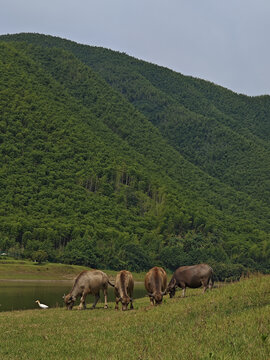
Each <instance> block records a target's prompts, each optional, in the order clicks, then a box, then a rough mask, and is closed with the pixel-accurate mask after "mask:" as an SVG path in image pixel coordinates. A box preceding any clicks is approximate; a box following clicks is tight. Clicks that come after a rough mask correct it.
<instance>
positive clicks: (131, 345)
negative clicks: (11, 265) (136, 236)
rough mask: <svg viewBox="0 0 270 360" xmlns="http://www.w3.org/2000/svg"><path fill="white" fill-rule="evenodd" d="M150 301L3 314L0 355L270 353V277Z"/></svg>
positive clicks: (257, 359) (257, 357) (259, 358)
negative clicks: (125, 306)
mask: <svg viewBox="0 0 270 360" xmlns="http://www.w3.org/2000/svg"><path fill="white" fill-rule="evenodd" d="M201 291H202V290H201V289H198V290H190V289H188V290H187V297H186V298H185V299H182V298H180V295H181V293H180V292H177V293H176V295H177V296H176V297H175V298H174V299H169V297H168V296H166V297H165V301H164V303H163V304H162V305H161V306H157V307H151V306H149V299H148V298H143V299H140V300H137V301H136V302H135V310H133V311H127V312H122V311H115V310H114V304H112V303H110V304H109V309H108V310H105V309H103V308H102V304H100V305H99V307H98V308H97V309H96V310H90V309H87V310H85V311H78V310H77V309H74V310H72V311H66V310H65V309H63V308H58V309H49V310H40V309H39V310H26V311H14V312H2V313H0V324H1V331H0V358H1V359H12V360H16V359H20V360H21V359H35V360H38V359H54V360H57V359H85V360H86V359H201V360H203V359H222V360H225V359H226V360H232V359H244V360H248V359H250V360H251V359H252V360H269V359H270V276H253V277H251V278H249V279H243V280H241V281H240V282H238V283H233V284H228V285H225V286H219V287H216V288H214V289H213V290H212V291H211V292H210V291H209V292H207V293H206V294H204V295H202V293H201Z"/></svg>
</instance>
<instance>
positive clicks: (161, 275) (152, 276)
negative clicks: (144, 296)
mask: <svg viewBox="0 0 270 360" xmlns="http://www.w3.org/2000/svg"><path fill="white" fill-rule="evenodd" d="M144 285H145V289H146V291H147V293H148V296H149V298H150V303H151V305H154V304H156V305H158V304H161V303H162V299H163V295H165V294H166V286H167V274H166V271H165V270H164V269H162V268H161V267H157V266H155V267H153V268H152V269H150V270H149V271H148V273H147V274H146V276H145V280H144Z"/></svg>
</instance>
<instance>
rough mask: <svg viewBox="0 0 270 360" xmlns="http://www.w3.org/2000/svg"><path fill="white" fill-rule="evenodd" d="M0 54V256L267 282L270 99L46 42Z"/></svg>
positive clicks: (26, 39)
mask: <svg viewBox="0 0 270 360" xmlns="http://www.w3.org/2000/svg"><path fill="white" fill-rule="evenodd" d="M0 49H1V52H0V56H1V60H0V66H1V69H0V77H1V81H0V86H1V98H0V101H1V106H0V111H1V121H0V130H1V134H0V152H1V160H0V161H1V173H0V186H1V187H0V196H1V204H0V217H1V219H0V220H1V221H0V235H1V237H0V249H1V250H5V251H10V252H13V253H16V254H18V253H20V254H21V255H22V256H26V257H29V256H36V253H37V252H38V251H40V250H42V251H43V255H44V252H45V253H46V254H47V255H48V258H49V259H50V260H51V261H62V262H67V263H77V264H83V265H90V266H93V267H100V268H101V267H103V268H112V269H119V268H123V267H126V268H129V269H131V270H143V269H147V268H148V267H150V266H152V265H153V264H160V265H162V266H165V267H167V268H170V269H172V270H173V269H174V268H175V267H177V266H179V265H186V264H190V263H194V262H202V261H204V262H209V263H211V264H213V265H214V266H215V268H216V271H217V273H221V272H222V273H223V274H224V273H226V274H227V275H228V276H230V275H234V274H236V273H237V274H240V273H241V272H242V270H243V269H244V267H245V268H250V269H258V270H262V271H269V270H270V262H269V258H270V237H269V229H270V221H269V219H270V200H269V199H270V196H269V195H270V160H269V159H270V144H269V132H270V98H269V97H268V96H262V97H255V98H250V97H247V96H244V95H238V94H235V93H233V92H231V91H230V90H227V89H224V88H222V87H219V86H217V85H214V84H212V83H209V82H206V81H203V80H199V79H194V78H191V77H187V76H183V75H181V74H178V73H175V72H173V71H171V70H169V69H166V68H162V67H158V66H157V65H153V64H149V63H146V62H143V61H140V60H137V59H134V58H132V57H129V56H127V55H125V54H121V53H118V52H113V51H111V50H107V49H103V48H98V47H90V46H86V45H80V44H76V43H74V42H71V41H68V40H64V39H60V38H56V37H51V36H45V35H39V34H17V35H6V36H1V37H0ZM221 270H222V271H221ZM225 270H226V271H227V272H226V271H225Z"/></svg>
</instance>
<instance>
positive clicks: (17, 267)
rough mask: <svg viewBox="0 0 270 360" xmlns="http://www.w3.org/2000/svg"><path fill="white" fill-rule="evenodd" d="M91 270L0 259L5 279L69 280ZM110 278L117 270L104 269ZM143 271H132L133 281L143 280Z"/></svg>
mask: <svg viewBox="0 0 270 360" xmlns="http://www.w3.org/2000/svg"><path fill="white" fill-rule="evenodd" d="M87 269H89V270H91V269H90V268H87V267H86V266H78V265H66V264H55V263H44V264H37V263H34V262H32V261H29V260H13V259H3V260H0V279H5V280H9V279H12V280H15V279H16V280H18V279H21V280H71V279H73V278H74V277H76V276H77V275H78V274H79V273H80V272H81V271H82V270H87ZM104 272H105V273H106V274H108V275H109V277H110V278H112V279H113V278H115V276H116V274H117V271H113V270H104ZM144 276H145V273H144V272H141V273H133V277H134V280H135V281H143V279H144Z"/></svg>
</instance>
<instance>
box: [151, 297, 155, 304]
mask: <svg viewBox="0 0 270 360" xmlns="http://www.w3.org/2000/svg"><path fill="white" fill-rule="evenodd" d="M150 304H151V305H152V306H154V305H155V303H154V299H153V298H152V297H150Z"/></svg>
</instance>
